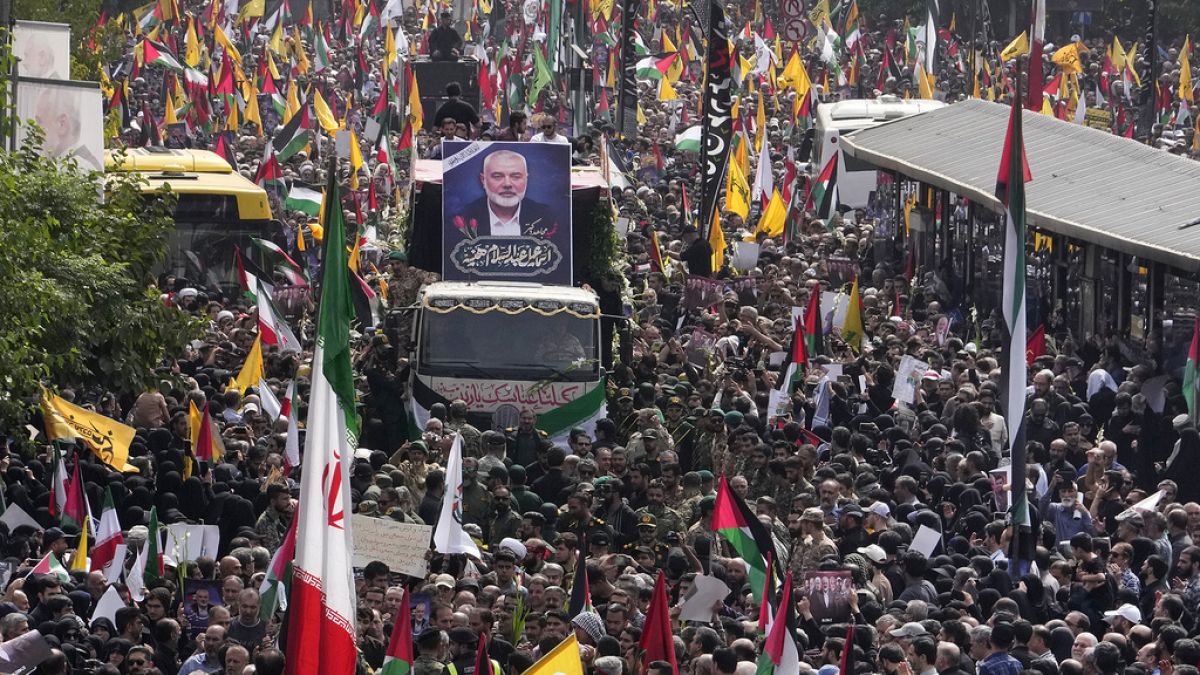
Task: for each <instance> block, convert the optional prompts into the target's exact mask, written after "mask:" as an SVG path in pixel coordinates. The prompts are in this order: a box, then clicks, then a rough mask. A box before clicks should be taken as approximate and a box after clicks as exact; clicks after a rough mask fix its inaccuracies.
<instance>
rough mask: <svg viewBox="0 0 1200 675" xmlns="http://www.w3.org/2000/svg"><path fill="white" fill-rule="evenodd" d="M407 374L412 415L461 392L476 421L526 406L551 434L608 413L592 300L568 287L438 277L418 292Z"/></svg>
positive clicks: (488, 421) (559, 435)
mask: <svg viewBox="0 0 1200 675" xmlns="http://www.w3.org/2000/svg"><path fill="white" fill-rule="evenodd" d="M413 332H414V338H415V339H414V343H415V353H414V354H413V358H412V361H411V363H412V379H411V380H410V385H411V388H410V391H411V396H412V398H411V405H412V413H413V419H414V421H415V422H416V423H417V424H418V425H419V427H423V426H424V424H425V422H426V421H427V420H428V419H429V408H430V407H431V406H432V405H433V404H434V403H449V402H450V401H453V400H454V399H463V400H465V401H466V402H467V405H468V407H469V409H470V410H471V419H470V421H471V423H472V424H474V425H476V426H477V427H479V428H480V429H484V430H486V429H491V428H494V427H495V425H496V424H497V423H499V425H500V426H502V427H503V426H515V425H516V422H517V415H518V413H519V412H520V411H521V410H523V409H525V408H528V409H530V410H532V411H533V412H534V413H536V414H537V415H538V421H537V426H538V428H540V429H541V430H542V431H544V432H546V433H547V435H549V436H550V438H551V439H552V440H555V441H559V442H565V440H566V436H567V434H568V432H569V431H570V430H571V429H572V428H573V427H581V428H583V429H585V430H587V431H588V432H589V433H590V432H591V431H592V430H593V429H594V428H595V424H596V420H598V419H600V418H602V417H604V415H605V414H606V406H605V391H604V370H603V368H601V364H600V353H601V351H600V302H599V299H598V298H597V297H596V294H595V293H593V292H592V291H590V290H585V289H582V288H572V287H570V286H547V285H542V284H534V283H521V282H501V281H482V282H470V283H468V282H461V281H439V282H436V283H432V284H430V285H428V286H426V287H425V288H423V289H422V290H421V292H420V295H419V296H418V299H417V320H416V322H415V325H414V330H413Z"/></svg>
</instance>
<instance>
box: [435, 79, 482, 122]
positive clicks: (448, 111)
mask: <svg viewBox="0 0 1200 675" xmlns="http://www.w3.org/2000/svg"><path fill="white" fill-rule="evenodd" d="M446 97H447V98H449V99H450V100H449V101H446V102H445V103H443V104H442V105H441V106H439V107H438V109H437V112H436V113H434V115H433V123H434V124H435V125H437V126H441V124H442V122H443V121H445V120H446V118H447V117H449V118H451V119H453V120H454V121H455V122H458V123H459V124H465V125H466V127H467V134H468V135H471V134H472V132H473V130H474V129H475V127H476V126H477V125H478V124H479V114H478V113H476V112H475V107H474V106H472V105H471V104H470V103H467V102H466V101H464V100H462V85H460V84H459V83H457V82H451V83H450V84H447V85H446Z"/></svg>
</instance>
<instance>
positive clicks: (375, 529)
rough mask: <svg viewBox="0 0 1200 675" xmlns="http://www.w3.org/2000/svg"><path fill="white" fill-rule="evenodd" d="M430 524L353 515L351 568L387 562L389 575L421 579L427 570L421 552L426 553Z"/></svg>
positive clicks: (430, 530)
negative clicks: (395, 574)
mask: <svg viewBox="0 0 1200 675" xmlns="http://www.w3.org/2000/svg"><path fill="white" fill-rule="evenodd" d="M432 535H433V526H432V525H414V524H412V523H398V522H396V521H394V520H391V519H390V518H372V517H371V516H365V515H363V514H361V513H356V514H354V566H355V567H365V566H366V565H367V563H369V562H371V561H372V560H378V561H380V562H384V563H387V566H388V567H390V568H391V570H392V571H393V572H399V573H401V574H407V575H409V576H413V577H423V576H425V573H426V572H427V571H428V564H427V563H426V561H425V553H426V552H427V551H428V550H429V539H430V537H431V536H432Z"/></svg>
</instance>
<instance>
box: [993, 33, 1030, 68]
mask: <svg viewBox="0 0 1200 675" xmlns="http://www.w3.org/2000/svg"><path fill="white" fill-rule="evenodd" d="M1028 53H1029V36H1027V35H1026V34H1025V33H1024V32H1022V33H1021V34H1020V35H1018V36H1017V37H1015V38H1013V41H1012V42H1010V43H1008V46H1007V47H1005V48H1004V51H1002V52H1000V59H1001V60H1002V61H1011V60H1013V59H1015V58H1017V57H1018V56H1024V55H1026V54H1028Z"/></svg>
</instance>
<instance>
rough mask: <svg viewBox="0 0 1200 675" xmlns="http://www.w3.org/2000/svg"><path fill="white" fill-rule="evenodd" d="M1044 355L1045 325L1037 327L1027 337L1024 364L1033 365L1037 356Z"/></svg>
mask: <svg viewBox="0 0 1200 675" xmlns="http://www.w3.org/2000/svg"><path fill="white" fill-rule="evenodd" d="M1045 353H1046V324H1042V325H1040V326H1038V327H1037V330H1035V331H1033V335H1031V336H1029V342H1028V343H1026V345H1025V362H1026V363H1027V364H1028V365H1031V366H1032V365H1033V362H1034V361H1036V360H1037V358H1038V357H1039V356H1042V355H1043V354H1045Z"/></svg>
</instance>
